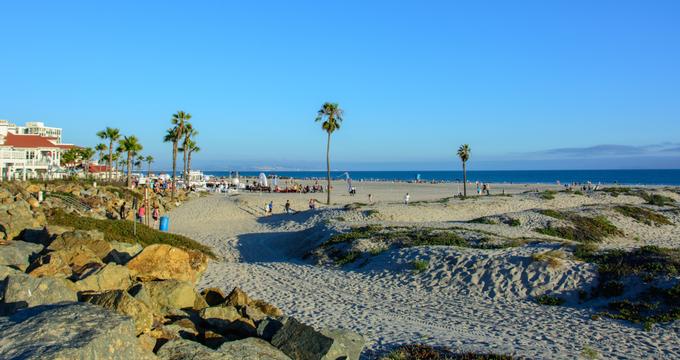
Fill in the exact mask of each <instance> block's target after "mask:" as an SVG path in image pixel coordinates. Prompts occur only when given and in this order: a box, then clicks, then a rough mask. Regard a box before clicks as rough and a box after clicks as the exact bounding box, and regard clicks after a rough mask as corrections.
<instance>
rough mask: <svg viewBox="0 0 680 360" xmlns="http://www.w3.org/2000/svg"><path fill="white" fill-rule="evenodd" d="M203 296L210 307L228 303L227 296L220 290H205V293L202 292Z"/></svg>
mask: <svg viewBox="0 0 680 360" xmlns="http://www.w3.org/2000/svg"><path fill="white" fill-rule="evenodd" d="M201 296H203V299H205V302H206V303H207V304H208V305H210V306H217V305H220V304H223V303H224V302H225V301H226V296H225V295H224V293H223V292H222V290H220V289H218V288H207V289H203V291H201Z"/></svg>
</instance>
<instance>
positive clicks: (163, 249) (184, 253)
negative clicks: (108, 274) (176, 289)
mask: <svg viewBox="0 0 680 360" xmlns="http://www.w3.org/2000/svg"><path fill="white" fill-rule="evenodd" d="M207 266H208V258H207V257H206V255H205V254H203V253H200V252H198V251H190V250H182V249H179V248H176V247H172V246H170V245H165V244H154V245H151V246H147V247H146V248H145V249H144V250H142V252H141V253H139V254H138V255H137V256H135V257H134V258H132V260H130V261H129V262H128V263H127V267H128V268H129V269H130V271H132V275H133V276H134V277H137V278H139V279H140V280H141V281H149V280H169V279H172V280H180V281H188V282H191V283H192V284H195V283H196V281H198V279H199V278H200V277H201V275H202V274H203V272H204V271H205V269H206V268H207Z"/></svg>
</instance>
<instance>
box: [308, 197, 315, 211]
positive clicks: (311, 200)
mask: <svg viewBox="0 0 680 360" xmlns="http://www.w3.org/2000/svg"><path fill="white" fill-rule="evenodd" d="M309 209H310V210H314V209H316V201H315V200H314V199H309Z"/></svg>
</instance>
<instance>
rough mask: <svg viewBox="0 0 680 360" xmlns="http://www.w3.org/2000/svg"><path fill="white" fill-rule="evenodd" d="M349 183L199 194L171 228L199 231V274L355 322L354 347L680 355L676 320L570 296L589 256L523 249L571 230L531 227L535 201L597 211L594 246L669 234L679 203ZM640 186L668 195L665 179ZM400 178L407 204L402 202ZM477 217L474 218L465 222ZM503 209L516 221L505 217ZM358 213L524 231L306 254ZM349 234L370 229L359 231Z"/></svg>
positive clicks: (328, 322)
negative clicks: (343, 255) (600, 310)
mask: <svg viewBox="0 0 680 360" xmlns="http://www.w3.org/2000/svg"><path fill="white" fill-rule="evenodd" d="M355 186H356V187H357V194H356V196H350V195H349V194H347V192H346V191H344V190H345V185H344V183H342V182H337V183H335V184H334V188H335V189H336V191H335V192H334V193H333V204H332V205H331V206H325V205H319V207H318V208H317V209H316V210H309V209H308V203H309V200H310V198H316V199H318V200H319V201H323V200H324V199H325V194H321V193H316V194H275V193H248V192H240V193H238V194H230V195H226V194H210V195H208V196H205V197H201V198H198V199H195V200H193V201H190V202H188V203H186V204H184V205H183V206H181V207H179V208H177V209H176V210H174V211H173V212H172V213H170V214H169V216H170V223H171V231H172V232H176V233H179V234H183V235H186V236H189V237H191V238H193V239H195V240H197V241H199V242H201V243H203V244H206V245H209V246H211V247H212V248H213V250H214V251H215V252H216V253H217V254H218V256H219V259H217V260H215V261H212V262H211V263H210V265H209V268H208V270H207V272H206V273H205V275H204V277H203V279H202V280H201V282H200V286H203V287H209V286H211V287H219V288H222V289H223V290H226V291H228V290H230V289H231V288H233V287H234V286H238V287H241V288H243V289H244V290H245V291H246V292H248V293H249V294H252V295H253V296H255V297H258V298H262V299H264V300H266V301H268V302H271V303H273V304H276V305H277V306H279V307H281V308H282V310H283V311H284V312H285V313H286V314H289V315H291V316H294V317H296V318H299V319H300V320H302V321H304V322H305V323H308V324H310V325H313V326H329V327H338V328H346V329H351V330H354V331H356V332H358V333H360V334H362V335H364V336H365V337H366V339H367V340H368V345H367V349H366V350H365V351H364V354H363V358H365V359H372V358H375V357H378V356H379V355H381V354H383V353H384V351H385V350H388V349H391V348H393V347H395V346H397V345H399V344H407V343H425V344H430V345H441V346H447V347H450V348H453V349H457V350H474V351H484V352H490V351H492V352H496V353H506V354H514V355H516V356H519V357H527V358H537V359H555V358H560V359H573V358H578V357H582V356H584V355H583V354H587V353H590V352H591V351H594V352H596V353H597V354H599V356H600V357H601V358H622V359H623V358H626V359H628V358H630V359H635V358H677V357H680V338H679V336H678V332H679V331H680V324H678V322H677V321H676V322H671V323H660V324H656V325H654V326H653V327H652V329H651V330H644V329H642V328H641V326H639V325H636V324H631V323H629V322H624V321H617V320H612V319H607V318H597V317H594V315H595V314H597V310H596V309H597V305H598V304H599V303H598V301H599V302H600V303H601V302H602V300H592V301H590V302H587V303H580V302H579V301H577V300H576V293H577V292H578V291H579V289H582V288H584V287H586V286H589V285H590V284H592V283H594V282H595V281H596V278H597V270H596V267H595V266H594V265H593V264H590V263H587V262H583V261H578V260H576V259H573V258H571V257H565V258H564V259H560V260H559V266H550V265H549V264H546V263H543V262H540V261H535V259H534V256H535V255H536V254H540V253H544V252H547V251H550V250H556V249H567V247H568V246H571V244H572V243H571V242H569V241H566V240H563V239H559V238H556V237H554V236H550V235H545V234H541V233H538V232H537V231H535V230H536V229H537V228H540V227H541V226H546V223H548V226H551V225H550V224H553V223H555V224H559V221H561V220H556V219H550V218H548V217H546V216H545V215H543V214H542V213H541V212H540V211H541V209H552V210H558V211H571V212H575V213H578V214H583V215H584V216H606V217H607V218H608V219H609V221H611V223H612V224H614V225H615V226H616V227H617V228H618V229H620V231H621V232H620V234H618V235H616V236H611V237H607V238H606V239H605V240H604V241H603V242H602V243H601V244H600V247H601V248H604V249H609V248H617V249H631V248H636V247H640V246H643V245H657V246H663V247H671V248H677V247H678V245H679V243H678V239H680V229H679V228H678V226H677V225H676V224H678V223H679V222H680V215H678V212H677V211H663V214H664V215H665V216H666V217H667V218H668V219H669V220H670V221H671V222H672V224H671V225H662V226H652V225H644V224H640V223H639V222H636V221H634V220H633V219H631V218H628V217H625V216H623V215H621V214H620V213H618V212H616V211H613V210H612V209H613V208H614V207H616V206H618V205H621V204H627V205H629V206H644V205H642V204H643V203H644V200H643V199H641V198H640V197H638V196H632V195H630V194H621V195H618V194H617V196H612V195H611V194H609V193H606V192H601V191H598V192H592V193H586V194H580V193H578V194H574V193H565V192H557V193H551V194H554V195H552V197H553V198H552V199H548V198H546V196H544V195H543V194H545V191H546V190H553V191H560V190H563V187H560V186H557V185H532V184H492V185H491V195H492V196H476V195H474V196H472V197H470V198H468V199H465V200H460V199H457V198H452V197H453V196H454V195H456V194H457V193H458V191H459V189H458V188H457V185H456V184H409V183H389V182H366V183H356V184H355ZM460 191H462V189H460ZM474 191H475V189H474V186H471V187H469V188H468V193H469V194H470V193H474ZM645 191H649V192H651V193H655V194H661V195H663V196H667V197H669V198H672V199H673V200H675V201H678V200H680V195H678V192H677V189H667V188H659V187H656V188H647V189H645ZM407 192H408V193H409V194H410V204H409V205H408V206H406V205H404V204H403V197H404V195H405V194H406V193H407ZM368 194H371V195H372V199H373V203H371V204H369V203H368ZM287 200H289V201H290V202H291V207H292V209H294V210H295V212H294V213H292V214H286V213H284V209H283V204H284V203H285V202H286V201H287ZM269 201H273V202H274V214H273V215H271V216H265V215H264V206H265V204H266V203H268V202H269ZM350 204H351V206H347V205H350ZM659 211H662V210H659ZM479 218H484V219H486V220H484V221H474V222H470V220H473V219H479ZM509 218H511V219H513V220H514V221H516V224H513V226H509V225H506V224H505V223H504V221H505V219H509ZM366 225H378V226H382V227H408V228H427V229H450V230H452V231H453V230H455V231H458V232H461V233H465V234H485V235H484V236H483V237H484V238H483V239H482V240H480V241H487V240H488V239H489V238H498V239H502V240H503V239H504V240H508V239H511V240H515V241H519V240H520V239H521V241H522V242H521V245H518V246H507V247H494V248H475V247H458V246H413V247H386V248H385V249H381V250H380V251H372V250H367V252H366V253H362V255H361V257H359V258H358V260H356V261H353V262H348V263H346V264H342V265H338V264H329V263H327V262H324V261H323V259H320V258H319V257H315V256H313V254H314V251H315V250H316V251H319V250H318V249H319V248H320V245H321V244H323V243H324V242H326V241H327V240H328V239H329V238H330V237H331V236H332V235H333V234H338V233H343V232H348V231H351V229H353V228H356V227H358V226H366ZM473 237H474V236H473ZM362 241H363V242H362ZM353 246H354V247H355V248H361V246H375V243H371V242H370V241H368V240H366V241H364V240H359V241H357V242H356V243H355V244H354V245H353ZM368 251H370V253H371V254H373V255H370V256H369V255H367V254H368ZM565 251H566V250H565ZM417 259H418V260H420V259H422V260H426V266H425V267H426V268H425V269H422V271H413V265H412V264H413V262H414V260H417ZM546 292H547V293H551V294H560V295H562V296H564V298H566V299H567V303H566V304H565V305H564V306H544V305H540V304H537V303H536V302H535V301H534V300H533V298H535V297H536V296H538V295H541V294H544V293H546ZM600 305H601V304H600Z"/></svg>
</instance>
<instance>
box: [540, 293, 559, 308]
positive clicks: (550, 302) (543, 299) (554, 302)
mask: <svg viewBox="0 0 680 360" xmlns="http://www.w3.org/2000/svg"><path fill="white" fill-rule="evenodd" d="M536 302H537V303H539V304H541V305H547V306H560V305H563V304H564V299H562V298H559V297H557V296H551V295H541V296H538V297H536Z"/></svg>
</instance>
